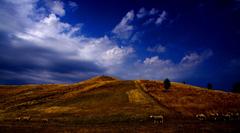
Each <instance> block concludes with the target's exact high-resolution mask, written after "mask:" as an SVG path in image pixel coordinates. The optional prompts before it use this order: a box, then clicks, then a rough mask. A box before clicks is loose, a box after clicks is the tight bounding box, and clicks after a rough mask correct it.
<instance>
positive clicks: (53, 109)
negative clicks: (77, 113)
mask: <svg viewBox="0 0 240 133" xmlns="http://www.w3.org/2000/svg"><path fill="white" fill-rule="evenodd" d="M74 110H76V107H64V106H52V107H48V108H45V109H42V110H41V112H44V113H65V112H72V111H74Z"/></svg>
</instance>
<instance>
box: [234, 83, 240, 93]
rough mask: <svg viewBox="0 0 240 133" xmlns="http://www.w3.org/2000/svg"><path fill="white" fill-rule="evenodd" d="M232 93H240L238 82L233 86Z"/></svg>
mask: <svg viewBox="0 0 240 133" xmlns="http://www.w3.org/2000/svg"><path fill="white" fill-rule="evenodd" d="M232 92H234V93H240V82H237V83H235V84H234V85H233V88H232Z"/></svg>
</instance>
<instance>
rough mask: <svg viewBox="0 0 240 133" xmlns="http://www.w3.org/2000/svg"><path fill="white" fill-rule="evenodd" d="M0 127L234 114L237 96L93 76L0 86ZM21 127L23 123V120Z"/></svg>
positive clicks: (237, 108) (238, 101)
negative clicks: (68, 81) (76, 80)
mask: <svg viewBox="0 0 240 133" xmlns="http://www.w3.org/2000/svg"><path fill="white" fill-rule="evenodd" d="M0 97H1V98H0V122H6V121H10V122H15V121H18V119H19V118H20V119H23V118H26V119H28V120H27V121H33V122H44V121H45V122H46V121H47V122H48V123H55V122H59V123H69V124H80V123H104V122H119V121H144V120H147V119H149V115H163V116H164V118H165V120H170V119H175V118H180V119H184V118H185V117H190V118H194V119H195V115H196V114H200V113H204V114H209V113H211V112H213V113H214V112H218V113H226V112H240V95H239V94H233V93H227V92H223V91H214V90H207V89H204V88H199V87H195V86H190V85H186V84H180V83H172V86H171V88H170V89H169V90H168V91H165V90H164V88H163V83H162V81H149V80H119V79H116V78H113V77H108V76H98V77H94V78H92V79H89V80H86V81H83V82H79V83H75V84H49V85H22V86H4V85H3V86H0ZM25 122H26V121H25Z"/></svg>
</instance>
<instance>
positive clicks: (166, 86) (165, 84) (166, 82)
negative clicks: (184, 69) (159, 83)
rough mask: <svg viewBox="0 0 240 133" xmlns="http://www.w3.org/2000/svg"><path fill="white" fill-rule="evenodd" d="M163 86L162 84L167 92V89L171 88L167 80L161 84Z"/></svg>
mask: <svg viewBox="0 0 240 133" xmlns="http://www.w3.org/2000/svg"><path fill="white" fill-rule="evenodd" d="M163 84H164V88H165V89H166V90H168V89H169V88H170V87H171V82H170V80H169V79H165V80H164V82H163Z"/></svg>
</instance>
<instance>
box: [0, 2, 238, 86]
mask: <svg viewBox="0 0 240 133" xmlns="http://www.w3.org/2000/svg"><path fill="white" fill-rule="evenodd" d="M0 14H1V20H0V47H1V48H0V53H1V54H0V75H1V76H0V84H8V85H9V84H10V85H15V84H16V85H17V84H52V83H54V84H58V83H74V82H80V81H83V80H86V79H89V78H91V77H94V76H98V75H108V76H113V77H118V78H120V79H125V80H131V79H147V80H164V79H166V78H169V79H170V81H175V82H186V83H187V84H191V85H195V86H201V87H207V84H208V83H211V84H213V88H214V89H219V90H225V91H231V89H232V86H233V84H234V83H236V82H240V78H239V77H240V69H239V68H240V45H239V44H240V25H239V24H240V1H239V0H213V1H198V0H196V1H191V2H190V1H187V0H183V1H177V0H170V1H167V0H163V1H154V0H128V1H127V0H122V1H115V0H102V1H99V0H88V1H84V0H53V1H52V0H19V1H9V0H2V1H0Z"/></svg>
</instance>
